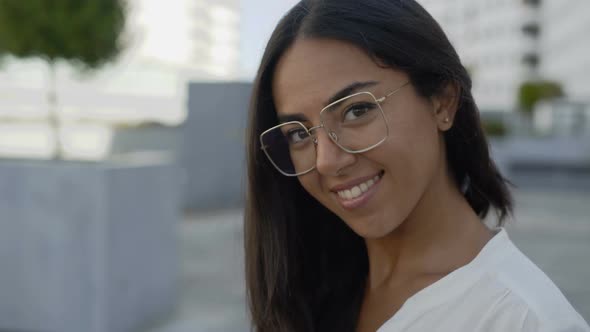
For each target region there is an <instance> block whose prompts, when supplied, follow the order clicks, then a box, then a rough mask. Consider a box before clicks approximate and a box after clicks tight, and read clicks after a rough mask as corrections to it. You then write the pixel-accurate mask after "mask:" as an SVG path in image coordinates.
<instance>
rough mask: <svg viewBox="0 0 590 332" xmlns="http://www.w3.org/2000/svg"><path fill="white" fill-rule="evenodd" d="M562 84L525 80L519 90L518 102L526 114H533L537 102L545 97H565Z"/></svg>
mask: <svg viewBox="0 0 590 332" xmlns="http://www.w3.org/2000/svg"><path fill="white" fill-rule="evenodd" d="M563 96H564V93H563V89H562V87H561V84H559V83H558V82H553V81H528V82H523V83H522V84H521V85H520V88H519V90H518V103H519V106H520V109H521V110H522V111H523V112H525V113H526V114H529V115H530V114H531V113H532V112H533V109H534V107H535V105H536V104H537V102H539V101H540V100H544V99H552V98H557V97H563Z"/></svg>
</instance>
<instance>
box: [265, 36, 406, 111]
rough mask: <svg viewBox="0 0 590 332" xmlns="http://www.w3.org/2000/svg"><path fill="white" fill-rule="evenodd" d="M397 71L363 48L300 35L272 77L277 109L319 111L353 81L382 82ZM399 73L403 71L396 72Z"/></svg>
mask: <svg viewBox="0 0 590 332" xmlns="http://www.w3.org/2000/svg"><path fill="white" fill-rule="evenodd" d="M392 75H393V76H395V75H396V73H395V72H393V71H392V70H391V69H384V68H382V67H380V66H379V65H377V63H375V61H373V59H372V58H371V57H369V56H368V55H367V54H366V53H365V52H364V51H363V50H362V49H360V48H358V47H356V46H354V45H352V44H349V43H345V42H341V41H337V40H331V39H313V38H311V39H298V40H296V41H295V43H294V44H293V45H292V46H291V47H290V48H289V49H288V50H287V51H286V52H285V53H284V54H283V56H282V57H281V59H280V60H279V62H278V64H277V67H276V69H275V72H274V77H273V97H274V101H275V105H276V108H277V112H278V113H279V114H285V113H295V112H299V113H307V112H318V110H319V109H320V108H322V107H323V106H325V102H326V101H327V100H328V99H329V98H330V97H331V96H332V95H333V94H334V93H336V92H338V91H339V90H340V89H342V88H344V87H346V86H347V85H349V84H351V83H353V82H364V81H377V82H380V83H381V84H379V85H378V86H377V87H375V88H372V90H373V91H379V86H380V85H382V84H383V83H384V81H390V82H391V81H392V78H393V76H392ZM397 75H401V74H400V73H397Z"/></svg>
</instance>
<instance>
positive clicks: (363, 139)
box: [260, 82, 410, 176]
mask: <svg viewBox="0 0 590 332" xmlns="http://www.w3.org/2000/svg"><path fill="white" fill-rule="evenodd" d="M408 84H410V82H406V83H404V84H403V85H401V86H400V87H399V88H397V89H395V90H393V91H391V92H389V93H388V94H386V95H385V96H383V97H381V98H376V97H375V96H374V95H373V94H372V93H371V92H358V93H354V94H352V95H349V96H347V97H344V98H341V99H339V100H337V101H335V102H333V103H331V104H329V105H328V106H326V107H324V108H323V109H322V110H321V111H320V125H319V126H315V127H311V128H309V129H308V128H307V127H305V126H304V125H303V123H301V122H299V121H289V122H285V123H281V124H279V125H277V126H274V127H272V128H270V129H268V130H266V131H264V132H263V133H262V134H260V144H261V147H262V150H263V151H264V153H265V154H266V156H267V157H268V159H269V160H270V162H271V163H272V164H273V166H274V167H275V168H276V169H277V170H278V171H279V172H281V173H282V174H283V175H286V176H299V175H303V174H306V173H309V172H311V171H312V170H314V169H315V167H316V148H315V146H316V145H317V143H318V140H317V135H316V134H315V131H316V130H317V129H319V128H323V129H324V131H325V132H326V134H327V135H328V137H330V139H331V140H332V142H334V144H336V145H337V146H338V147H340V148H341V149H342V150H344V151H346V152H348V153H362V152H366V151H369V150H371V149H374V148H375V147H377V146H379V145H380V144H381V143H383V142H384V141H385V140H386V139H387V136H388V135H389V126H388V124H387V120H386V118H385V114H384V113H383V109H382V108H381V104H382V103H383V102H384V101H385V99H386V98H387V97H389V96H391V95H393V94H395V93H396V92H398V91H399V90H401V89H402V88H403V87H405V86H406V85H408Z"/></svg>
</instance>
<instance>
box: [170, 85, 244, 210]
mask: <svg viewBox="0 0 590 332" xmlns="http://www.w3.org/2000/svg"><path fill="white" fill-rule="evenodd" d="M251 88H252V85H251V83H191V84H190V85H189V103H188V107H189V111H188V117H187V119H186V122H185V123H184V125H183V134H182V142H181V152H180V159H181V164H182V166H183V168H184V171H185V174H186V177H185V181H184V188H185V196H184V197H185V208H187V209H189V210H208V209H215V208H221V207H232V206H239V205H241V204H242V203H243V191H244V185H245V181H244V174H245V170H246V160H245V158H246V157H245V155H246V154H245V149H246V145H245V143H244V138H245V128H246V122H247V113H248V104H249V99H250V93H251Z"/></svg>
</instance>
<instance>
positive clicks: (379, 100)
mask: <svg viewBox="0 0 590 332" xmlns="http://www.w3.org/2000/svg"><path fill="white" fill-rule="evenodd" d="M408 84H410V81H408V82H406V83H404V84H402V85H401V86H400V87H398V88H396V89H395V90H393V91H391V92H389V93H387V94H386V95H384V96H383V97H381V98H376V97H375V95H374V94H373V93H371V92H369V91H361V92H357V93H353V94H351V95H348V96H346V97H343V98H340V99H338V100H336V101H334V102H332V103H330V104H329V105H327V106H326V107H324V108H322V110H321V111H320V124H319V125H318V126H314V127H311V128H309V129H308V128H307V127H306V126H305V125H304V124H303V123H301V122H300V121H289V122H283V123H280V124H278V125H276V126H273V127H271V128H269V129H267V130H265V131H264V132H262V134H260V136H259V139H260V148H261V149H262V151H264V154H265V155H266V157H267V158H268V160H269V161H270V163H271V164H272V165H273V166H274V167H275V168H276V169H277V170H278V171H279V172H280V173H281V174H283V175H285V176H290V177H295V176H300V175H305V174H307V173H309V172H311V171H313V170H314V169H315V168H316V166H312V167H311V168H310V169H308V170H306V171H303V172H299V173H295V174H289V173H285V172H284V171H283V170H281V168H280V167H279V166H277V164H275V162H274V161H273V160H272V158H271V157H270V155H269V153H268V151H266V146H265V145H264V141H263V140H262V137H263V136H264V135H265V134H266V133H268V132H270V131H273V130H275V129H277V128H279V127H282V126H285V125H289V124H298V125H300V126H301V127H303V128H304V129H305V131H306V132H307V134H308V135H309V136H310V137H312V139H313V143H314V147H315V146H317V144H318V143H317V142H318V138H317V136H316V135H314V134H313V133H312V132H313V131H315V130H316V129H319V128H323V129H324V131H325V132H326V135H327V136H328V137H329V138H330V140H331V141H332V142H333V143H334V144H336V146H338V147H339V148H340V149H342V150H343V151H345V152H348V153H352V154H358V153H363V152H367V151H369V150H372V149H374V148H376V147H378V146H379V145H381V144H383V142H385V140H386V139H387V137H389V124H388V123H387V118H386V117H385V113H384V112H383V108H382V107H381V104H382V103H383V102H384V101H385V99H387V98H388V97H389V96H391V95H393V94H395V93H397V92H398V91H400V90H401V89H402V88H404V87H405V86H407V85H408ZM362 94H368V95H370V96H371V97H373V99H374V100H375V101H376V102H377V105H378V106H379V111H380V112H381V115H382V116H383V121H385V129H386V133H385V137H383V139H381V140H380V141H379V142H377V143H375V144H373V145H371V146H369V147H367V148H364V149H361V150H357V151H354V150H350V149H347V148H345V147H343V146H342V145H340V143H338V135H336V133H335V132H334V131H332V130H330V129H329V128H327V127H326V126H324V121H323V120H322V114H323V113H324V111H325V110H327V109H329V108H330V107H332V106H334V105H336V104H338V103H340V102H342V101H343V100H346V99H349V98H352V97H355V96H359V95H362Z"/></svg>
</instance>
